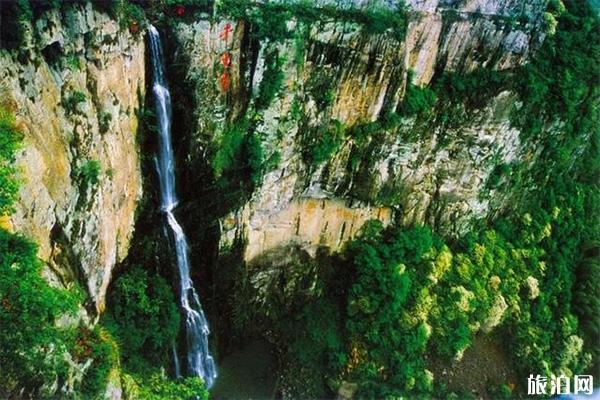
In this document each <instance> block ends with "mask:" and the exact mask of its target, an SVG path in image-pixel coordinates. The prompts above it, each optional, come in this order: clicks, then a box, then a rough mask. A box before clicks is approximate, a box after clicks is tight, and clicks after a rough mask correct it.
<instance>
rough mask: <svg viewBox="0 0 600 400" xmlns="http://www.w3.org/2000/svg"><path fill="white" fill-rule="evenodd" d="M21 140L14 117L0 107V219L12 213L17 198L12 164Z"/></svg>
mask: <svg viewBox="0 0 600 400" xmlns="http://www.w3.org/2000/svg"><path fill="white" fill-rule="evenodd" d="M22 138H23V135H22V134H21V133H20V132H19V131H18V130H17V128H16V127H15V120H14V117H13V116H12V115H11V114H10V113H9V112H8V111H6V110H5V109H3V108H2V107H0V217H1V216H3V215H7V214H10V213H11V212H12V211H13V203H14V202H15V201H16V199H17V196H18V192H19V182H18V179H17V177H16V172H17V171H16V168H15V167H14V165H13V163H14V161H15V153H16V151H17V149H18V148H19V146H20V145H21V140H22Z"/></svg>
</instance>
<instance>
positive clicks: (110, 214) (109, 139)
mask: <svg viewBox="0 0 600 400" xmlns="http://www.w3.org/2000/svg"><path fill="white" fill-rule="evenodd" d="M26 42H27V44H26V45H25V46H23V47H21V48H20V49H18V50H14V51H11V52H7V51H1V52H0V91H1V93H2V96H1V99H0V101H1V102H2V104H3V106H4V107H6V108H8V109H9V110H10V111H12V112H13V113H14V114H15V115H16V122H17V125H18V127H19V128H20V129H21V130H22V132H23V133H24V135H25V139H24V145H23V148H22V149H21V151H20V152H19V154H18V160H17V164H18V166H19V169H20V170H19V173H20V178H21V180H22V185H21V191H20V201H19V203H18V204H17V209H16V213H15V214H14V215H13V216H12V218H11V220H10V222H9V225H10V226H11V227H12V228H13V229H15V230H17V231H20V232H23V233H24V234H25V235H27V236H29V237H30V238H32V239H33V240H35V241H36V242H37V243H38V244H39V256H40V258H41V259H42V260H44V261H45V262H46V263H47V265H48V266H49V267H50V271H52V273H51V274H49V275H48V276H49V277H51V278H52V277H54V278H58V280H59V281H60V282H62V283H63V284H69V282H73V281H78V282H79V283H80V284H81V285H82V286H83V287H84V290H85V291H87V293H88V294H89V297H90V298H91V300H92V303H93V304H94V305H95V307H96V308H97V309H98V310H101V309H102V308H103V305H104V296H105V292H106V289H107V286H108V283H109V280H110V277H111V271H112V268H113V267H114V266H115V263H117V262H118V261H120V260H122V259H123V258H124V257H125V255H126V254H127V250H128V246H129V240H130V238H131V235H132V230H133V223H134V215H135V209H136V203H137V200H138V199H139V198H140V195H141V190H142V187H141V171H140V159H139V154H138V147H137V144H136V132H137V126H138V119H137V116H136V111H137V110H138V109H139V107H140V101H141V100H142V99H143V95H144V89H145V76H144V74H145V66H144V41H143V38H142V37H139V36H132V35H131V34H130V33H129V32H128V31H125V30H123V29H121V28H120V27H119V24H118V23H117V22H116V21H115V20H114V19H112V18H111V17H109V16H108V15H106V14H104V13H101V12H99V11H96V10H94V9H93V8H92V5H91V4H90V3H87V4H86V5H85V6H83V5H75V6H69V7H67V8H66V9H65V10H63V11H59V10H53V11H49V12H47V13H45V14H44V15H42V16H41V17H40V18H39V19H37V20H36V21H35V24H34V26H33V27H31V29H30V30H29V31H28V32H26Z"/></svg>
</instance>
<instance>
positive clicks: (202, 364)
mask: <svg viewBox="0 0 600 400" xmlns="http://www.w3.org/2000/svg"><path fill="white" fill-rule="evenodd" d="M148 34H149V37H150V50H151V57H152V71H153V74H154V77H153V78H154V82H153V87H152V88H153V92H154V96H155V97H156V119H157V121H158V133H159V148H160V150H159V154H158V157H157V158H156V160H155V161H156V169H157V171H158V178H159V184H160V197H161V210H162V211H163V212H164V213H165V216H166V220H167V223H168V225H169V228H170V229H171V232H172V233H173V238H174V240H173V241H174V247H175V255H176V259H177V267H178V269H179V278H180V291H179V299H180V304H181V309H182V312H183V317H184V320H185V330H186V338H187V368H188V373H189V374H190V375H192V376H200V377H202V379H204V382H205V384H206V386H207V387H208V388H210V387H211V386H212V385H213V383H214V381H215V379H216V377H217V370H216V368H215V362H214V360H213V358H212V356H211V355H210V353H209V351H208V334H209V329H208V322H207V321H206V317H205V316H204V311H202V305H201V304H200V299H199V297H198V294H197V293H196V290H195V289H194V283H193V282H192V279H191V278H190V265H189V260H188V244H187V239H186V237H185V234H184V233H183V229H182V228H181V226H180V225H179V223H178V222H177V220H176V219H175V216H174V215H173V209H174V208H175V207H176V206H177V194H176V192H175V164H174V163H175V159H174V157H173V147H172V145H171V94H170V93H169V89H168V87H167V83H166V80H165V76H164V69H163V55H162V47H161V43H160V36H159V34H158V31H157V30H156V28H155V27H153V26H152V25H150V27H149V29H148ZM175 358H176V360H175V364H176V367H177V369H179V360H178V359H177V352H176V351H175ZM177 373H179V372H177Z"/></svg>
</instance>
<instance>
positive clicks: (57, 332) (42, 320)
mask: <svg viewBox="0 0 600 400" xmlns="http://www.w3.org/2000/svg"><path fill="white" fill-rule="evenodd" d="M36 253H37V247H36V246H35V245H34V244H33V243H32V242H30V241H29V240H27V239H25V238H23V237H22V236H18V235H15V234H12V233H9V232H7V231H5V230H3V229H0V276H1V277H2V279H0V326H1V327H2V328H1V329H0V397H3V398H12V397H13V396H16V395H17V394H18V393H19V391H20V390H22V389H23V390H24V391H25V392H26V393H28V394H31V395H34V396H36V395H37V396H44V394H45V395H48V393H49V387H44V385H48V384H49V383H51V382H53V381H54V380H55V379H58V380H59V381H60V380H63V381H64V379H65V378H66V373H67V364H66V362H65V360H64V357H63V353H64V352H65V350H66V348H67V343H66V342H67V340H66V332H65V331H63V330H61V329H60V328H58V327H57V326H56V325H55V321H56V319H57V318H58V317H60V316H61V315H62V314H63V313H68V312H73V311H75V309H76V304H77V301H76V300H77V298H76V297H74V296H73V295H72V294H70V293H68V292H66V291H64V290H60V289H56V288H52V287H50V286H48V284H47V283H46V281H45V280H44V279H43V278H42V276H41V269H42V263H41V262H40V261H39V260H38V259H37V255H36Z"/></svg>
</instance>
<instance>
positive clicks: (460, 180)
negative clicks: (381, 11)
mask: <svg viewBox="0 0 600 400" xmlns="http://www.w3.org/2000/svg"><path fill="white" fill-rule="evenodd" d="M390 4H391V5H393V2H391V3H390ZM409 7H410V10H409V13H408V15H409V23H408V29H407V32H406V35H405V36H404V37H403V38H399V37H397V36H395V35H392V34H374V35H367V34H365V33H364V32H363V31H362V30H361V29H360V27H359V26H358V25H356V24H353V23H349V22H345V23H344V22H339V21H338V22H334V21H326V22H320V23H315V24H313V25H311V26H307V25H303V24H300V23H298V22H297V21H293V20H292V21H289V22H288V27H289V28H290V29H291V30H293V31H294V32H295V34H294V36H295V37H294V39H292V40H286V41H283V42H280V43H274V42H272V41H269V40H263V41H259V42H256V41H253V40H251V39H250V38H249V36H250V34H249V29H250V28H249V27H248V26H247V25H245V24H244V23H241V22H240V23H235V21H220V22H217V23H211V22H208V21H198V22H195V23H192V24H185V23H180V24H178V25H177V26H176V27H175V28H174V39H175V47H176V57H175V60H176V63H178V64H180V65H181V64H184V65H186V66H187V69H186V76H185V79H186V85H187V86H188V87H190V88H191V90H192V92H191V93H192V94H191V95H192V97H193V99H194V101H195V105H196V106H195V110H194V111H195V112H194V120H195V125H196V130H195V132H194V133H193V138H192V140H191V143H193V147H194V148H193V149H192V152H191V155H190V156H188V159H187V162H188V165H193V164H194V162H195V160H197V159H200V158H203V157H204V156H205V155H206V154H210V150H211V149H214V148H215V146H218V145H219V143H221V142H222V141H223V140H224V139H223V138H224V136H226V135H228V134H229V133H227V132H226V129H224V127H225V125H226V124H227V121H231V120H234V119H236V118H239V117H240V115H242V114H243V113H244V112H245V111H246V109H247V108H248V106H249V104H252V103H253V102H255V101H256V98H257V96H258V95H259V92H260V86H261V82H262V81H263V79H272V77H269V76H267V75H268V68H269V67H268V65H266V64H267V63H268V61H267V58H268V54H272V53H276V54H277V55H278V57H279V60H283V64H282V67H281V69H282V71H283V86H282V88H281V90H280V91H279V93H278V96H277V97H276V98H275V99H274V101H272V102H271V103H270V104H269V105H268V107H266V108H265V109H264V110H262V111H260V112H259V113H258V114H259V115H260V116H259V117H258V118H259V122H258V124H257V128H256V136H257V137H259V138H260V141H261V144H262V149H263V152H264V158H265V159H269V158H270V157H273V158H275V159H277V160H278V162H277V163H276V166H273V165H271V166H270V168H271V169H270V170H269V171H268V172H267V173H266V174H265V176H264V179H263V180H262V183H261V184H260V185H258V187H256V188H255V190H254V191H253V193H252V195H251V198H250V200H249V201H247V202H246V203H245V204H244V205H243V206H242V207H241V208H239V209H237V210H233V211H232V213H231V214H230V215H229V216H227V217H225V218H223V219H222V220H221V228H222V236H221V244H222V245H223V246H228V245H231V244H232V243H234V241H235V240H236V239H242V240H244V241H245V243H246V247H245V249H246V250H245V252H244V259H245V260H246V261H252V260H253V259H255V258H256V257H258V256H260V255H261V254H263V253H265V252H268V251H271V250H273V248H276V247H281V246H283V247H285V246H286V245H287V246H298V245H299V246H300V247H301V248H304V249H305V250H307V251H309V252H311V253H312V252H314V249H315V247H316V246H319V245H323V246H325V247H329V248H330V249H337V248H339V247H340V246H341V245H342V244H343V243H344V241H346V240H347V239H349V238H351V237H352V236H353V235H354V234H355V233H356V232H357V231H358V230H359V228H360V226H361V225H362V224H363V223H364V221H366V220H367V219H370V218H379V219H381V220H382V221H383V222H384V223H390V222H391V221H392V220H393V219H396V220H398V221H399V222H400V223H402V224H419V223H428V224H431V225H433V226H434V227H435V228H436V229H437V230H438V231H439V232H443V233H446V234H458V233H460V232H462V231H464V230H465V229H466V228H467V227H468V226H469V224H470V223H471V222H472V221H473V220H475V219H480V218H486V217H488V216H490V215H493V214H494V213H496V212H498V211H499V210H501V209H502V208H503V207H505V206H506V204H507V202H508V199H509V198H510V193H507V192H501V191H498V190H494V189H493V187H492V185H488V184H487V182H488V180H489V178H490V176H491V175H492V172H493V171H494V170H495V169H496V168H498V166H502V165H506V164H510V163H513V162H521V161H523V162H525V163H531V162H533V161H534V159H535V156H534V154H535V151H534V150H535V149H532V148H529V145H525V144H523V143H521V142H520V140H519V132H518V130H516V129H515V128H513V127H511V125H510V122H509V113H510V110H511V108H512V106H513V105H514V102H515V100H516V97H515V96H514V94H512V93H511V92H509V91H499V92H497V93H490V96H488V98H487V99H482V104H480V105H478V106H477V107H466V106H465V105H464V104H453V103H442V104H438V105H437V106H436V107H435V108H434V109H433V111H432V112H431V113H429V114H428V115H426V116H419V117H410V118H409V117H406V118H403V119H402V121H401V123H400V124H399V126H397V127H394V128H389V129H388V128H385V127H382V126H381V125H379V127H378V128H376V129H375V132H371V133H369V134H368V135H363V136H360V135H350V134H348V133H346V134H341V136H342V140H340V143H339V146H338V147H337V148H336V149H335V151H333V152H331V154H329V155H328V156H327V157H326V159H325V160H319V161H318V162H314V158H313V161H310V159H311V157H310V154H309V155H308V157H307V155H306V153H307V148H310V146H312V145H314V143H315V142H318V141H319V140H321V139H320V138H322V137H323V136H324V135H332V133H331V132H332V131H335V129H338V128H339V127H342V128H341V129H342V130H346V132H347V131H348V130H350V129H351V128H352V127H357V126H369V124H370V123H371V124H372V123H373V122H375V121H379V120H381V119H382V117H383V116H384V115H385V114H386V113H387V112H390V111H396V110H398V108H399V106H400V104H401V102H402V99H403V96H404V94H405V91H406V87H407V76H408V75H409V73H408V72H409V71H412V73H411V75H412V82H413V84H416V85H425V84H428V83H429V82H431V80H432V78H433V77H434V74H442V73H444V72H458V73H461V74H467V73H469V72H472V71H475V70H478V69H481V68H485V69H492V70H504V69H510V68H514V67H517V66H519V65H522V64H523V63H525V62H526V61H527V60H528V57H529V56H530V54H531V53H532V52H533V51H534V50H535V48H536V47H537V46H539V44H540V43H541V41H542V40H543V35H542V34H540V33H539V32H540V31H541V29H540V20H541V14H542V13H543V9H544V7H545V2H544V1H536V2H527V1H522V0H515V1H510V2H495V1H430V0H426V1H420V0H415V1H410V2H409ZM228 23H230V24H233V26H234V28H235V29H234V33H233V38H230V40H229V41H228V42H226V41H224V40H222V39H221V38H220V33H221V32H222V31H223V29H224V27H225V26H226V24H228ZM224 52H229V53H230V54H231V60H232V61H231V64H232V65H231V87H230V89H229V90H228V91H227V93H223V92H221V91H220V90H219V86H218V78H219V74H220V73H221V72H220V70H219V68H218V65H219V57H220V56H221V55H222V54H223V53H224ZM450 117H451V118H450ZM371 126H373V125H371ZM323 127H325V128H323ZM332 127H333V128H332ZM336 127H338V128H336ZM209 158H210V156H209ZM190 200H191V201H193V199H190Z"/></svg>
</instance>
